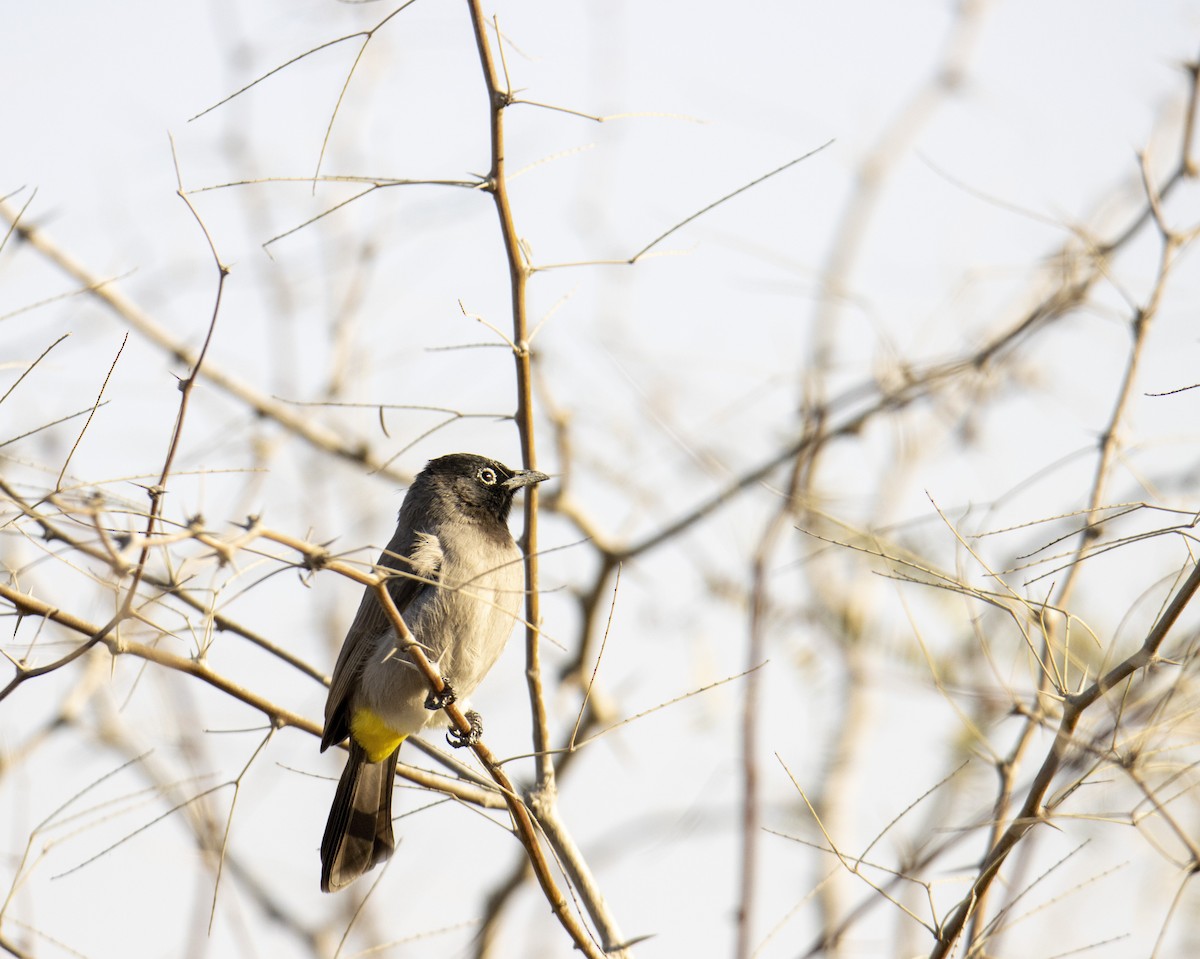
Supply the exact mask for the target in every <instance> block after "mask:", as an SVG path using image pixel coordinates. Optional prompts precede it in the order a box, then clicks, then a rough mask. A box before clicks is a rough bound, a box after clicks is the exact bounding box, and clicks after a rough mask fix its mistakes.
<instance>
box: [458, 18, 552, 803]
mask: <svg viewBox="0 0 1200 959" xmlns="http://www.w3.org/2000/svg"><path fill="white" fill-rule="evenodd" d="M468 6H469V8H470V11H471V26H472V29H473V30H474V32H475V45H476V47H477V48H478V50H479V63H480V65H481V66H482V68H483V80H484V83H485V84H486V86H487V92H488V102H489V106H490V113H491V141H492V162H491V168H490V169H489V171H488V177H487V183H486V185H485V187H484V188H485V189H486V190H487V191H488V192H489V193H491V194H492V200H493V201H494V202H495V205H496V215H497V217H498V218H499V220H500V233H501V235H502V237H503V239H504V254H505V258H506V259H507V260H508V276H509V288H510V293H511V310H512V323H513V335H512V342H513V360H514V362H515V363H516V371H517V413H516V420H517V431H518V433H519V434H520V439H521V463H522V465H523V466H524V467H525V469H537V450H536V446H535V442H534V431H533V376H532V372H531V370H532V361H531V356H530V352H529V340H528V336H529V325H528V319H527V314H526V304H525V286H526V284H527V282H528V281H529V274H530V272H531V271H530V269H529V265H528V264H527V263H526V262H525V254H524V252H523V251H522V250H521V239H520V237H519V236H518V235H517V228H516V223H515V221H514V220H513V213H512V206H511V205H510V203H509V199H508V182H507V180H506V172H505V156H504V110H505V108H506V107H507V106H508V105H509V104H510V103H511V102H512V92H511V91H510V90H509V88H508V83H507V77H506V82H505V83H504V85H503V86H501V84H500V78H499V75H498V74H497V72H496V62H495V59H494V58H493V56H492V48H491V45H490V44H489V42H488V36H487V27H488V24H487V19H486V18H485V17H484V15H483V10H482V9H481V7H480V3H479V0H468ZM496 33H497V36H499V30H497V31H496ZM499 42H502V41H499ZM501 58H503V51H502V50H501ZM537 501H538V492H537V487H536V486H530V487H528V488H526V490H525V530H524V533H523V534H522V537H521V548H522V550H523V551H524V553H525V670H526V672H525V675H526V680H527V682H528V684H529V705H530V710H531V712H532V714H533V748H534V756H535V757H536V763H537V779H538V782H539V783H540V784H543V785H545V784H548V783H550V782H551V781H552V779H553V776H554V766H553V764H552V763H551V761H550V755H549V744H550V729H549V725H548V723H547V720H546V706H545V698H544V696H543V695H542V665H541V651H540V647H539V635H540V634H539V628H540V623H541V602H540V597H539V595H538V558H537V553H538V542H537Z"/></svg>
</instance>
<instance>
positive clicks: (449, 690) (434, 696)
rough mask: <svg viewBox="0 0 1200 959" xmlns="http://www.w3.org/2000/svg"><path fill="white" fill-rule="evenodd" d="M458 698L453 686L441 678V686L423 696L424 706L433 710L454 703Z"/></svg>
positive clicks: (435, 710)
mask: <svg viewBox="0 0 1200 959" xmlns="http://www.w3.org/2000/svg"><path fill="white" fill-rule="evenodd" d="M457 699H458V695H457V694H456V693H455V692H454V687H453V686H451V685H450V681H449V680H447V679H443V680H442V688H441V689H439V690H437V691H436V692H435V691H432V690H431V691H430V693H429V695H428V696H426V697H425V708H426V709H428V710H431V711H433V712H437V711H438V710H439V709H445V708H446V707H447V706H449V705H451V704H453V703H454V701H455V700H457Z"/></svg>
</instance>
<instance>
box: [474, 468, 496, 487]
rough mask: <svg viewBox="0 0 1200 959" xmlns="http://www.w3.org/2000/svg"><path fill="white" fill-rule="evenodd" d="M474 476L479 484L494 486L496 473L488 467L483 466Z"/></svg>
mask: <svg viewBox="0 0 1200 959" xmlns="http://www.w3.org/2000/svg"><path fill="white" fill-rule="evenodd" d="M475 475H476V477H478V479H479V482H481V483H482V484H483V485H484V486H495V485H496V471H495V470H494V469H492V468H491V467H490V466H485V467H484V468H483V469H481V470H480V471H479V472H478V473H476V474H475Z"/></svg>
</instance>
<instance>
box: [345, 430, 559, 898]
mask: <svg viewBox="0 0 1200 959" xmlns="http://www.w3.org/2000/svg"><path fill="white" fill-rule="evenodd" d="M546 478H547V477H546V475H545V474H544V473H537V472H534V471H532V470H510V469H509V468H508V467H506V466H504V465H502V464H500V463H497V462H496V461H495V460H491V459H487V458H486V457H483V456H476V455H474V454H471V453H452V454H450V455H449V456H440V457H438V458H437V459H434V460H430V461H429V463H427V464H426V466H425V469H423V470H422V471H421V472H420V474H418V476H417V478H416V480H415V481H414V482H413V485H412V487H411V488H410V489H409V491H408V495H406V496H405V497H404V502H403V503H402V504H401V506H400V517H399V521H398V522H397V525H396V533H395V535H394V536H393V537H392V540H391V542H390V543H388V545H387V548H386V549H385V550H384V552H383V555H382V556H381V557H380V558H379V564H378V565H379V567H380V568H385V569H388V570H395V571H396V572H395V575H394V576H393V577H392V578H391V579H390V580H389V582H388V592H389V593H390V594H391V597H392V600H393V601H394V602H395V604H396V608H397V609H398V610H399V611H400V615H401V616H402V617H403V618H404V623H405V625H406V626H408V628H409V631H410V632H411V633H412V636H413V640H414V641H415V642H416V644H417V645H419V646H420V648H421V649H422V651H423V652H424V653H425V655H426V656H427V657H428V658H429V659H430V661H432V662H433V663H434V664H435V665H436V666H437V668H438V670H439V672H440V673H441V675H442V678H443V681H444V682H445V683H446V685H447V687H448V688H449V689H450V690H452V693H451V694H450V695H451V696H453V697H457V698H458V699H459V700H462V699H465V698H466V697H467V696H469V695H470V694H471V693H472V692H473V691H474V690H475V688H476V687H477V686H478V685H479V683H480V681H481V680H482V679H483V677H484V676H485V675H486V674H487V671H488V670H489V669H491V668H492V664H493V663H495V661H496V659H497V658H498V657H499V655H500V652H501V651H502V650H503V649H504V644H505V643H506V642H507V640H508V637H509V634H510V633H511V632H512V629H513V623H514V622H515V621H516V620H517V618H518V616H519V615H520V608H521V600H522V597H523V595H524V590H525V574H524V568H523V563H522V561H521V551H520V550H519V549H517V545H516V543H514V542H513V538H512V534H511V533H510V532H509V529H508V513H509V510H510V509H511V508H512V501H513V496H514V495H515V493H516V492H517V490H519V489H521V488H522V487H525V486H532V485H533V484H535V483H540V482H542V481H543V480H544V479H546ZM449 701H451V700H450V699H448V698H447V696H446V695H445V694H443V695H442V696H440V697H438V696H433V695H432V689H431V687H430V685H429V682H428V680H426V678H425V676H424V675H423V674H422V673H421V672H420V671H418V670H417V668H416V667H415V666H414V665H413V663H412V661H411V660H410V658H409V656H408V654H407V652H406V650H405V649H404V648H403V644H401V643H400V642H399V640H398V638H397V635H396V632H395V630H394V629H393V628H392V624H391V621H390V620H389V619H388V617H387V615H386V614H385V612H384V610H383V607H382V606H380V604H379V601H378V599H377V598H376V596H375V593H374V591H373V590H372V589H370V588H368V589H367V590H366V591H365V592H364V594H363V598H362V602H361V603H360V604H359V606H358V613H357V614H356V615H355V617H354V622H353V623H351V624H350V630H349V632H348V633H347V634H346V639H345V640H344V641H343V643H342V651H341V653H340V654H339V655H338V659H337V665H336V666H334V668H333V679H332V682H331V683H330V686H329V698H328V699H327V700H326V703H325V734H324V735H323V736H322V737H321V751H322V752H324V751H325V750H326V749H328V748H329V747H330V746H333V745H335V744H336V743H340V742H341V741H342V740H343V739H346V738H347V737H349V739H350V755H349V758H348V759H347V761H346V768H345V769H344V770H343V771H342V778H341V780H339V782H338V787H337V792H336V793H335V795H334V798H333V808H331V809H330V810H329V821H328V822H327V823H326V825H325V838H324V839H323V840H322V841H321V889H322V890H324V891H325V892H333V891H335V890H337V889H340V888H342V887H343V886H345V885H347V884H348V883H350V882H352V881H353V880H355V879H357V878H358V877H359V876H361V875H362V874H363V873H365V872H367V870H369V869H371V868H372V867H373V866H376V865H378V864H379V863H380V862H382V861H383V860H385V859H387V858H388V856H390V855H391V854H392V850H393V849H394V848H395V841H394V839H393V837H392V783H393V780H394V778H395V772H396V756H397V754H398V752H399V750H400V744H401V743H402V742H404V740H405V739H406V738H407V737H409V736H411V735H413V734H414V733H416V732H419V731H420V730H421V729H422V728H424V727H425V726H426V725H429V724H431V723H435V722H437V721H438V720H439V718H440V719H441V721H442V722H444V721H445V719H444V715H445V714H444V713H442V712H441V707H442V706H444V705H446V704H447V703H448V702H449ZM471 722H472V727H473V733H474V734H475V737H476V738H477V732H478V730H477V728H476V724H477V722H478V717H477V716H474V715H472V716H471ZM471 741H472V738H471V737H468V736H460V737H457V740H456V739H454V738H452V739H451V743H452V744H454V745H466V744H467V743H469V742H471Z"/></svg>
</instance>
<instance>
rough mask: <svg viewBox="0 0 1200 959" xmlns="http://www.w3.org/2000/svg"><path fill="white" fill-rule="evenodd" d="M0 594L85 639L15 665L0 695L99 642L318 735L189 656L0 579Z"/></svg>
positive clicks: (309, 725) (282, 723)
mask: <svg viewBox="0 0 1200 959" xmlns="http://www.w3.org/2000/svg"><path fill="white" fill-rule="evenodd" d="M0 598H2V599H4V600H5V601H6V602H8V603H9V604H10V605H11V606H12V607H13V608H14V609H15V610H16V611H17V612H18V613H19V614H20V615H22V616H36V617H38V618H39V619H46V620H49V621H50V622H53V623H57V624H58V625H59V626H63V627H65V628H66V629H68V630H70V631H71V632H74V633H78V634H80V635H81V636H87V637H88V640H87V642H85V643H83V644H81V645H80V646H77V647H76V648H75V649H74V650H73V651H72V653H71V654H70V655H68V656H64V657H62V659H59V660H56V661H55V662H54V663H51V664H48V666H45V667H34V668H28V669H27V668H24V667H18V669H17V674H16V675H15V676H14V677H13V679H12V680H11V681H10V682H9V684H8V686H6V687H5V689H4V691H3V693H0V699H2V698H3V697H4V696H7V695H8V694H9V693H11V692H12V691H13V690H15V689H16V688H17V687H18V686H20V685H21V684H22V683H24V682H26V681H27V680H30V679H33V678H36V677H37V676H41V675H44V674H46V673H48V672H51V671H52V669H57V668H61V667H62V666H64V665H66V664H67V663H68V662H70V661H72V660H74V659H77V658H78V657H79V656H81V655H82V654H83V653H84V652H86V651H87V650H89V649H91V648H92V647H93V646H95V645H97V644H103V645H104V646H106V647H107V648H108V651H109V652H110V653H111V654H112V655H113V656H120V655H122V654H125V655H130V656H136V657H137V658H139V659H144V660H146V661H147V662H150V663H154V664H156V665H158V666H163V667H166V668H167V669H173V670H175V671H176V672H180V673H183V674H184V675H187V676H192V677H193V678H195V679H199V680H201V681H203V682H206V683H208V684H209V685H210V686H212V687H214V688H215V689H219V690H220V691H221V692H223V693H226V694H227V695H229V696H232V697H233V698H234V699H236V700H239V701H240V702H243V703H245V704H246V705H247V706H251V707H253V708H254V709H257V710H258V711H259V712H261V713H262V714H263V715H264V716H266V717H267V718H268V719H270V720H271V722H272V723H274V724H275V725H276V726H280V727H282V726H292V727H295V728H296V729H302V730H304V731H305V732H307V733H309V734H311V735H313V736H316V737H317V738H320V736H321V727H320V726H319V725H318V724H316V723H314V722H312V721H311V720H309V719H305V718H304V717H303V716H299V715H297V714H296V713H293V712H291V711H289V710H287V709H284V708H283V707H281V706H277V705H276V704H275V703H273V702H271V701H270V700H268V699H266V698H265V697H262V696H260V695H258V694H257V693H255V692H252V691H251V690H249V689H246V688H245V687H243V686H239V685H238V684H237V683H234V682H233V681H231V680H229V679H226V678H225V677H224V676H222V675H220V674H219V673H217V672H214V671H213V670H212V669H210V668H209V667H208V666H206V665H205V664H204V663H202V662H200V661H198V660H195V659H189V658H187V657H185V656H177V655H175V654H174V653H169V652H167V651H165V650H162V649H159V648H158V647H157V646H147V645H144V644H142V643H135V642H132V641H130V640H125V639H121V638H120V637H118V636H117V635H116V631H115V630H114V629H111V628H109V629H107V630H105V629H103V628H101V627H97V626H96V625H95V624H94V623H89V622H87V621H86V620H83V619H80V618H79V617H77V616H75V615H73V614H71V613H68V612H66V611H65V610H61V609H58V608H56V607H54V606H51V605H50V604H49V603H46V602H43V601H42V600H40V599H38V598H37V597H35V596H30V595H28V594H27V593H22V592H21V591H20V590H18V589H13V588H12V587H11V586H9V585H7V584H5V583H0Z"/></svg>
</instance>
